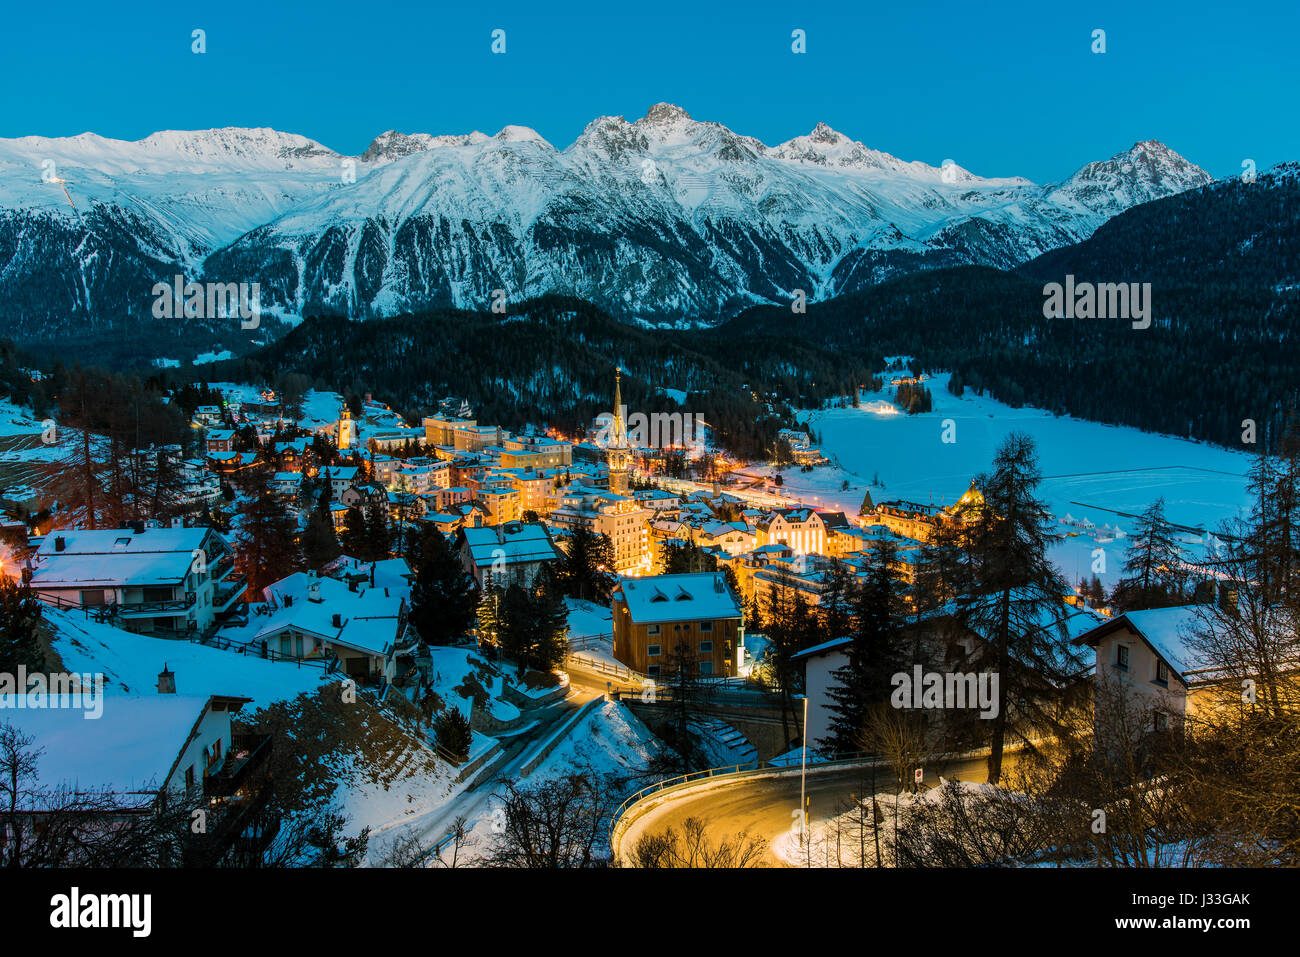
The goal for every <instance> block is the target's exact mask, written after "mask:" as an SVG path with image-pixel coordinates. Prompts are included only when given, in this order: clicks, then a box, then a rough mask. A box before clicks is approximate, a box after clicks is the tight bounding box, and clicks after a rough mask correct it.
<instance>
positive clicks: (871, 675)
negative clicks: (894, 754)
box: [818, 541, 906, 754]
mask: <svg viewBox="0 0 1300 957" xmlns="http://www.w3.org/2000/svg"><path fill="white" fill-rule="evenodd" d="M904 593H905V583H904V582H903V579H902V576H900V575H899V573H898V567H897V552H896V550H895V548H894V546H893V544H892V543H891V542H888V541H886V542H883V543H881V545H880V546H879V547H877V548H876V549H874V550H873V551H872V552H871V555H870V561H869V565H868V570H867V575H866V577H865V578H864V580H863V581H862V582H861V584H860V586H859V587H858V589H857V593H856V598H857V601H856V606H857V607H856V612H857V613H856V615H855V618H856V628H855V629H854V631H853V635H852V638H853V640H852V641H851V642H850V644H849V646H848V648H847V649H846V657H847V660H846V662H845V664H844V665H843V666H842V667H840V668H838V669H836V671H835V673H834V679H835V681H834V684H833V686H832V688H831V691H830V698H831V700H832V701H833V702H834V703H833V704H831V705H828V706H827V707H828V710H829V711H830V712H831V713H832V715H834V717H832V718H831V721H830V727H829V728H828V729H827V730H828V734H827V736H826V737H825V738H823V739H821V740H820V741H819V742H818V745H819V746H820V747H822V748H823V749H825V750H826V751H828V752H830V753H832V754H848V753H850V752H852V751H857V750H860V749H861V747H862V732H863V729H864V727H865V725H866V718H867V712H868V710H869V709H870V708H871V707H873V706H875V705H877V704H879V703H881V702H883V701H886V700H888V698H889V692H890V688H891V683H890V679H891V677H892V676H893V675H894V674H895V673H896V672H898V671H900V670H901V669H902V668H903V660H902V653H901V649H900V638H899V636H900V633H901V628H902V624H903V617H904V615H905V612H906V609H905V605H904V601H903V596H904Z"/></svg>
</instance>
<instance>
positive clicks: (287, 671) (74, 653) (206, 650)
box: [44, 608, 325, 708]
mask: <svg viewBox="0 0 1300 957" xmlns="http://www.w3.org/2000/svg"><path fill="white" fill-rule="evenodd" d="M44 614H45V621H46V622H47V623H48V624H49V626H50V628H51V629H52V630H53V633H54V634H53V639H52V641H53V646H54V650H55V651H57V652H58V653H59V658H60V659H61V660H62V661H63V665H64V667H65V668H66V669H68V670H69V671H70V672H73V673H78V674H102V675H104V690H105V692H106V693H107V694H109V695H117V694H127V695H133V694H139V693H141V692H142V691H144V690H146V689H150V688H153V687H154V684H155V682H156V681H157V677H158V672H159V671H160V670H162V668H163V666H164V665H165V666H166V667H167V668H168V669H170V670H171V671H172V673H173V675H174V680H175V681H176V690H177V691H179V692H180V693H181V694H188V695H196V694H201V695H205V696H206V695H223V696H235V695H238V696H241V697H245V698H251V699H252V700H253V702H254V704H253V707H254V708H265V707H268V706H270V705H272V704H274V703H275V702H277V701H282V700H290V699H292V698H295V697H297V696H298V695H299V694H300V693H302V692H305V691H311V690H312V689H313V688H315V687H316V686H317V685H318V684H319V683H320V682H321V680H323V679H324V678H325V672H324V671H322V670H320V669H317V668H295V667H293V666H292V665H286V664H282V663H279V662H274V661H268V660H266V659H264V658H259V657H256V656H254V655H241V654H236V653H234V652H232V651H223V650H220V649H218V648H214V647H211V646H208V645H202V644H199V643H197V642H190V641H173V640H171V639H168V638H155V637H153V636H151V635H139V634H135V633H134V632H128V631H125V630H123V629H121V628H115V627H113V626H112V625H108V624H104V623H102V622H97V621H94V620H92V619H89V618H86V617H85V616H84V615H82V614H80V613H79V612H73V611H59V610H58V609H55V608H46V609H45V613H44ZM234 627H235V626H231V628H232V629H234ZM247 627H250V626H245V628H247ZM232 637H236V636H235V635H232ZM238 637H240V638H241V639H242V637H243V636H242V634H241V635H240V636H238Z"/></svg>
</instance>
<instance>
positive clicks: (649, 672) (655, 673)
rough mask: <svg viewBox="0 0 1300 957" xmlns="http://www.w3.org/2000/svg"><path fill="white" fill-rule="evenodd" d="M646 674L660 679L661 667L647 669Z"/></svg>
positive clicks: (654, 666)
mask: <svg viewBox="0 0 1300 957" xmlns="http://www.w3.org/2000/svg"><path fill="white" fill-rule="evenodd" d="M645 673H646V674H647V675H649V676H650V677H651V678H658V677H659V666H658V665H651V666H650V667H649V668H647V669H646V670H645Z"/></svg>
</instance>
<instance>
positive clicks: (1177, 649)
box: [1076, 605, 1214, 676]
mask: <svg viewBox="0 0 1300 957" xmlns="http://www.w3.org/2000/svg"><path fill="white" fill-rule="evenodd" d="M1196 622H1197V606H1196V605H1175V606H1173V607H1171V608H1149V609H1146V610H1143V611H1126V612H1124V614H1122V615H1118V616H1116V617H1115V618H1112V619H1111V620H1110V621H1108V622H1106V623H1105V624H1103V625H1101V626H1100V627H1097V628H1095V629H1089V630H1088V631H1086V632H1084V633H1082V634H1080V635H1079V636H1078V637H1077V638H1076V640H1077V641H1079V642H1081V643H1086V644H1090V645H1094V646H1095V645H1096V644H1097V642H1098V641H1100V640H1101V639H1102V638H1103V637H1105V636H1106V635H1107V634H1111V633H1113V632H1114V631H1116V630H1117V629H1119V628H1121V627H1123V626H1124V625H1126V624H1127V625H1128V627H1130V628H1131V629H1132V630H1133V631H1135V632H1137V633H1138V634H1139V635H1141V636H1142V638H1143V639H1144V640H1145V641H1146V643H1147V644H1148V645H1150V646H1151V649H1152V650H1153V651H1155V653H1156V654H1157V655H1159V656H1160V657H1161V658H1163V659H1164V661H1165V663H1166V664H1167V665H1169V667H1170V668H1173V669H1174V671H1176V672H1177V673H1178V674H1179V675H1181V676H1185V675H1187V674H1188V673H1189V672H1192V671H1198V670H1201V669H1204V668H1210V667H1213V666H1214V663H1213V662H1209V661H1206V660H1205V657H1204V656H1203V655H1202V654H1201V653H1200V652H1199V651H1198V650H1197V649H1195V648H1193V647H1192V646H1191V644H1190V639H1191V638H1192V636H1193V634H1194V629H1195V627H1196Z"/></svg>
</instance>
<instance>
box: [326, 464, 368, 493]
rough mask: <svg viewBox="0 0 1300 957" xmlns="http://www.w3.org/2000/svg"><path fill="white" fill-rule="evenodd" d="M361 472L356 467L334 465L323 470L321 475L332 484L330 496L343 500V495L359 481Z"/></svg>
mask: <svg viewBox="0 0 1300 957" xmlns="http://www.w3.org/2000/svg"><path fill="white" fill-rule="evenodd" d="M359 472H360V470H359V469H358V468H357V467H356V466H355V465H334V466H330V467H328V468H324V469H321V475H322V476H323V477H324V478H325V479H326V480H327V481H328V482H329V483H330V494H331V496H332V497H334V498H341V496H342V495H343V493H344V492H345V491H347V490H348V489H349V488H351V487H352V486H353V485H355V484H356V483H357V481H358V480H359V477H360V476H359Z"/></svg>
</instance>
